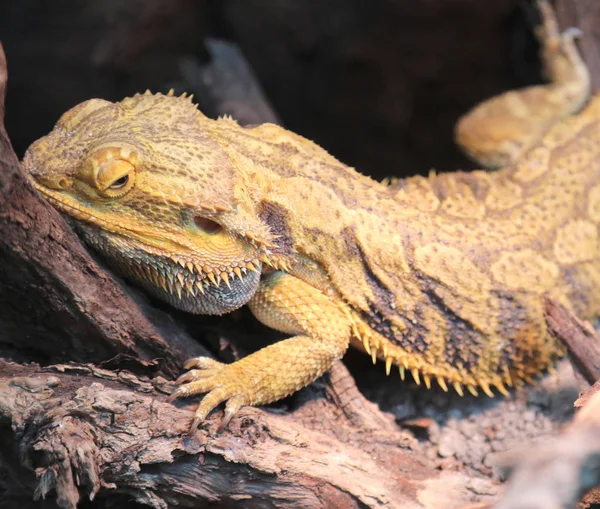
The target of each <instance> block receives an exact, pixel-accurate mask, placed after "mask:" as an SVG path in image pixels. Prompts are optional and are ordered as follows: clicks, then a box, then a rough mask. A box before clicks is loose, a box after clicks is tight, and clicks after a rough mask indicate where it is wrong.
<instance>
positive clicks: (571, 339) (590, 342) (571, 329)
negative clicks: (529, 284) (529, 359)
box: [545, 299, 600, 385]
mask: <svg viewBox="0 0 600 509" xmlns="http://www.w3.org/2000/svg"><path fill="white" fill-rule="evenodd" d="M545 311H546V323H547V324H548V329H549V331H550V334H552V335H553V336H554V337H555V338H556V339H558V340H559V341H560V342H562V343H563V344H564V345H565V346H566V347H567V350H568V352H569V356H570V358H571V362H573V365H574V366H575V368H576V369H577V370H578V371H579V372H580V373H581V374H582V376H583V377H584V378H585V380H586V381H587V382H588V383H589V384H590V385H591V384H593V383H594V382H596V380H598V379H599V378H600V340H598V337H597V336H596V332H595V331H594V328H593V327H592V325H591V324H590V323H589V322H582V321H581V320H579V319H578V318H577V317H576V316H575V315H574V314H573V313H571V312H570V311H569V310H568V309H567V308H566V307H565V306H563V305H562V304H560V303H559V302H556V301H554V300H552V299H546V305H545Z"/></svg>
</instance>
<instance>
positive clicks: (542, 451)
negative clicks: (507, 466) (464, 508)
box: [495, 392, 600, 509]
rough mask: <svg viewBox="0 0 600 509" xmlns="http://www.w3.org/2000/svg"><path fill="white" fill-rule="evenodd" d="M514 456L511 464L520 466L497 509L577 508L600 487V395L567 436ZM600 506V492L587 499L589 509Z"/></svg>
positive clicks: (515, 471)
mask: <svg viewBox="0 0 600 509" xmlns="http://www.w3.org/2000/svg"><path fill="white" fill-rule="evenodd" d="M511 456H512V457H509V456H507V457H506V459H507V461H508V462H509V463H513V464H515V463H516V464H517V466H516V467H515V469H514V472H513V474H512V477H511V480H510V484H509V488H508V490H507V492H506V493H505V495H504V497H503V499H502V501H500V502H499V503H498V504H497V505H496V506H495V509H548V508H549V507H552V508H556V509H559V508H564V509H571V508H573V507H575V505H576V503H577V501H578V500H580V498H581V497H582V496H583V495H584V494H585V493H586V492H587V491H588V490H590V489H591V488H593V487H594V486H597V485H598V484H600V392H596V394H595V395H594V396H593V397H592V398H590V400H589V401H588V402H587V404H586V405H585V406H584V407H582V408H581V409H580V411H579V412H578V414H577V416H576V417H575V419H574V420H573V423H572V424H571V425H570V426H569V427H568V428H567V430H565V432H564V433H562V434H561V435H559V436H558V437H556V438H554V439H553V440H551V441H549V442H545V443H542V444H540V445H538V446H536V447H535V448H533V449H527V450H526V451H521V452H520V453H517V454H514V453H513V454H511ZM599 502H600V490H595V491H592V492H589V493H588V494H587V495H586V500H585V504H586V506H587V505H589V504H591V503H599Z"/></svg>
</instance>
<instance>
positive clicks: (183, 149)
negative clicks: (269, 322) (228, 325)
mask: <svg viewBox="0 0 600 509" xmlns="http://www.w3.org/2000/svg"><path fill="white" fill-rule="evenodd" d="M215 124H218V122H217V121H214V120H210V119H208V118H206V117H205V116H204V115H202V113H200V112H199V111H198V110H197V108H196V106H195V105H194V104H192V103H191V101H190V99H189V98H185V97H184V96H182V97H174V96H172V95H171V94H168V95H162V94H155V95H152V94H150V93H149V92H147V93H146V94H143V95H140V94H138V95H136V96H134V97H130V98H127V99H124V100H123V101H121V102H120V103H112V102H108V101H104V100H100V99H91V100H89V101H86V102H84V103H82V104H80V105H78V106H76V107H74V108H73V109H71V110H70V111H68V112H67V113H65V114H64V115H63V116H62V117H61V118H60V120H59V121H58V123H57V124H56V126H55V128H54V129H53V131H52V132H50V134H48V135H47V136H45V137H44V138H41V139H40V140H38V141H36V142H35V143H33V144H32V145H31V147H29V149H28V150H27V152H26V154H25V157H24V160H23V165H24V167H25V169H26V171H27V173H28V175H29V178H30V180H31V182H32V183H33V185H34V186H35V187H36V188H37V189H38V190H39V191H41V193H42V194H43V195H44V197H45V198H46V199H48V200H49V201H50V202H51V203H52V205H54V206H55V207H56V208H57V209H58V210H60V211H61V212H63V213H64V214H65V215H66V216H67V218H68V219H70V220H71V222H72V223H73V224H74V225H75V227H76V229H77V231H78V232H79V233H80V234H81V235H82V236H83V238H84V239H85V240H86V241H87V242H88V243H89V244H90V245H92V247H93V248H95V249H96V250H97V251H99V252H100V253H101V254H102V255H104V256H105V257H106V258H107V259H108V261H109V262H110V263H111V264H112V265H113V266H115V268H116V269H117V270H118V271H120V272H122V273H123V274H124V275H125V276H127V277H129V278H130V279H133V280H135V281H136V282H137V283H138V284H141V285H142V286H143V287H145V288H146V289H147V290H149V291H150V292H152V293H154V294H155V295H157V296H159V297H160V298H162V299H164V300H167V301H168V302H170V303H171V304H172V305H174V306H175V307H178V308H180V309H183V310H186V311H191V312H197V313H204V314H220V313H225V312H228V311H231V310H232V309H235V308H238V307H240V306H241V305H243V304H245V303H246V302H247V301H248V300H249V299H250V297H251V296H252V295H253V294H254V292H255V291H256V289H257V287H258V283H259V277H260V271H261V267H262V263H261V261H260V260H261V258H263V259H264V256H265V255H266V254H268V246H269V231H268V229H267V228H266V227H265V226H264V225H262V224H260V222H258V221H257V220H256V219H253V218H255V217H256V215H255V214H253V213H252V207H253V195H252V193H256V189H255V188H256V186H254V187H253V184H252V182H249V181H248V178H249V177H248V175H247V173H246V172H245V171H244V169H243V168H239V167H238V166H240V165H236V163H235V161H234V160H233V159H232V157H231V156H230V155H229V154H228V153H227V152H226V151H225V150H224V149H223V148H222V146H221V144H219V137H218V134H216V133H217V131H216V130H215V129H216V128H217V127H216V125H215ZM250 180H251V178H250Z"/></svg>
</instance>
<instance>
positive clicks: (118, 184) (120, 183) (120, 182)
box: [108, 175, 129, 189]
mask: <svg viewBox="0 0 600 509" xmlns="http://www.w3.org/2000/svg"><path fill="white" fill-rule="evenodd" d="M128 181H129V175H123V176H122V177H121V178H118V179H117V180H115V181H114V182H113V183H112V184H111V185H110V186H108V188H109V189H122V188H123V187H125V186H126V185H127V182H128Z"/></svg>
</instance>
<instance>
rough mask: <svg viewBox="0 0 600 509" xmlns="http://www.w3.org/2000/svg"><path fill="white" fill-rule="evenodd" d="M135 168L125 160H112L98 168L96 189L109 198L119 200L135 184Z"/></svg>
mask: <svg viewBox="0 0 600 509" xmlns="http://www.w3.org/2000/svg"><path fill="white" fill-rule="evenodd" d="M134 172H135V167H134V166H133V164H131V163H130V162H129V161H125V160H124V159H110V160H108V161H106V162H105V163H104V164H102V165H101V166H100V168H98V173H97V174H96V187H97V190H98V192H99V193H100V194H102V195H104V196H106V197H107V198H118V197H119V196H123V195H124V194H125V193H127V192H128V191H129V190H130V189H131V188H132V187H133V183H134Z"/></svg>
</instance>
